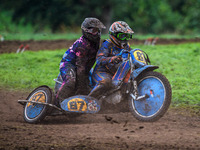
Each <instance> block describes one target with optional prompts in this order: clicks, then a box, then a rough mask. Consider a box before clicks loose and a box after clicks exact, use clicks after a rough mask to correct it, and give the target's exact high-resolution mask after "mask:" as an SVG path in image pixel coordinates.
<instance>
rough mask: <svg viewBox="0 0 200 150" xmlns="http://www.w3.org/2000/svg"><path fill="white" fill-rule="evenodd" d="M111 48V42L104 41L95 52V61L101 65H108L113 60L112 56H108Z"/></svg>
mask: <svg viewBox="0 0 200 150" xmlns="http://www.w3.org/2000/svg"><path fill="white" fill-rule="evenodd" d="M111 50H112V44H110V43H109V42H108V41H105V42H104V43H103V44H102V45H101V47H100V49H99V50H98V52H97V58H96V59H97V61H98V63H100V64H101V65H103V66H104V65H108V64H109V63H111V62H112V61H113V56H110V51H111Z"/></svg>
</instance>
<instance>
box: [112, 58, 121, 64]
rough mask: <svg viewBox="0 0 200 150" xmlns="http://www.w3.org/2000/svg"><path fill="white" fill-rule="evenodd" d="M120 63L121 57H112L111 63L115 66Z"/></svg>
mask: <svg viewBox="0 0 200 150" xmlns="http://www.w3.org/2000/svg"><path fill="white" fill-rule="evenodd" d="M121 61H122V57H121V56H113V57H112V58H111V63H115V64H118V63H120V62H121Z"/></svg>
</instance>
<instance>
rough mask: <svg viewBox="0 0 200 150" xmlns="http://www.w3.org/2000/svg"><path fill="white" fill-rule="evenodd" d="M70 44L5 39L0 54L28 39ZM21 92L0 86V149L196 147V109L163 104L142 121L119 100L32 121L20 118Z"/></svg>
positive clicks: (38, 45) (199, 138) (37, 45)
mask: <svg viewBox="0 0 200 150" xmlns="http://www.w3.org/2000/svg"><path fill="white" fill-rule="evenodd" d="M198 40H199V39H198ZM139 42H141V43H143V42H144V41H137V42H136V41H135V44H136V43H137V44H140V43H139ZM183 42H185V41H178V42H177V41H173V42H172V43H173V44H179V43H183ZM187 42H198V41H197V40H196V41H194V40H191V41H187ZM72 43H73V41H68V42H66V41H64V40H59V41H43V42H41V41H37V42H36V41H25V42H20V41H5V42H2V43H0V53H10V52H16V50H17V48H18V47H19V46H20V45H21V44H24V45H26V44H30V50H39V49H40V50H43V49H52V50H53V49H60V48H66V47H69V46H70V45H71V44H72ZM158 43H159V42H158ZM161 43H162V42H161V41H160V44H161ZM168 43H170V42H169V41H168ZM163 44H167V42H165V43H163ZM27 95H28V92H23V91H18V92H14V91H7V90H5V89H0V100H1V103H0V118H1V121H0V150H4V149H5V150H10V149H20V150H29V149H45V150H46V149H49V150H54V149H56V150H57V149H59V150H62V149H66V150H80V149H87V150H102V149H108V150H110V149H113V150H116V149H122V150H124V149H130V150H133V149H144V150H146V149H159V150H160V149H162V150H163V149H166V150H168V149H181V150H182V149H195V150H196V149H200V116H199V113H198V114H196V115H192V114H191V113H189V112H188V110H174V109H169V111H168V112H167V113H166V114H165V115H164V117H163V118H161V119H160V120H159V121H157V122H153V123H144V122H140V121H137V120H136V119H135V118H133V116H132V115H131V114H130V113H128V112H126V111H127V110H125V108H123V112H122V111H121V110H122V108H121V105H122V104H118V105H117V106H116V107H113V108H112V107H110V110H109V109H108V108H105V109H104V110H103V111H101V112H100V113H99V114H94V115H82V116H80V117H78V118H74V119H69V118H67V117H66V116H56V117H53V116H51V117H50V116H48V117H46V118H45V120H44V121H43V122H42V123H41V124H37V125H32V124H27V123H25V122H24V120H23V108H22V106H21V105H20V104H18V103H17V100H18V99H24V98H26V97H27ZM123 106H124V104H123ZM119 108H121V110H119ZM108 118H109V119H108Z"/></svg>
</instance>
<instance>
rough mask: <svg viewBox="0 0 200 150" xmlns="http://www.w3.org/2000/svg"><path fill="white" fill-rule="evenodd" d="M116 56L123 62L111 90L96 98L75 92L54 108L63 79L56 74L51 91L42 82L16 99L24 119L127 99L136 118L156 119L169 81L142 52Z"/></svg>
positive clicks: (82, 110) (35, 120)
mask: <svg viewBox="0 0 200 150" xmlns="http://www.w3.org/2000/svg"><path fill="white" fill-rule="evenodd" d="M119 55H121V56H122V58H123V62H122V63H121V64H120V65H119V67H118V70H117V71H116V73H115V75H114V76H113V78H112V83H113V85H114V86H113V88H112V89H110V90H109V91H107V92H106V93H102V95H99V97H97V98H94V97H90V96H87V95H75V96H72V97H69V98H67V99H65V100H63V101H62V102H61V103H60V107H58V106H56V105H55V95H56V93H57V91H58V89H59V88H60V86H61V84H62V82H63V81H62V78H61V76H58V77H57V79H55V81H56V83H55V89H54V91H53V90H51V89H50V88H49V87H48V86H46V85H44V86H40V87H38V88H36V89H35V90H33V91H32V92H31V93H30V94H29V96H28V97H27V99H26V100H18V102H19V103H20V104H22V105H23V106H24V111H23V116H24V120H25V121H26V122H28V123H38V122H40V121H42V120H43V119H44V118H45V116H47V115H52V114H53V112H55V110H56V111H57V112H59V114H65V115H70V114H78V115H79V114H83V113H92V114H94V113H98V112H99V110H100V109H101V102H102V101H106V102H108V103H112V104H113V105H114V104H117V103H119V102H121V101H128V105H129V106H127V107H129V110H130V112H131V113H132V115H133V116H134V117H135V118H136V119H138V120H140V121H145V122H153V121H157V120H158V119H160V118H161V117H162V116H163V115H164V114H165V113H166V111H167V110H168V108H169V106H170V103H171V98H172V92H171V86H170V83H169V81H168V80H167V78H166V77H165V76H164V75H162V74H161V73H159V72H155V71H154V70H155V69H157V68H158V66H153V65H150V60H149V57H148V55H147V54H146V53H145V52H144V51H142V50H140V49H132V50H131V51H127V50H123V51H121V53H120V54H119ZM127 56H128V57H127ZM94 66H95V65H94ZM94 69H95V68H94V67H93V68H92V69H91V71H90V75H89V79H90V87H91V89H92V88H93V87H94V86H95V81H94V80H93V79H92V77H91V75H92V73H93V70H94Z"/></svg>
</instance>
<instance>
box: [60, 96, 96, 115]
mask: <svg viewBox="0 0 200 150" xmlns="http://www.w3.org/2000/svg"><path fill="white" fill-rule="evenodd" d="M60 106H61V108H62V110H64V111H68V112H78V113H92V114H94V113H97V112H98V111H99V110H100V102H99V101H98V100H97V99H95V98H93V97H90V96H86V95H76V96H72V97H69V98H67V99H65V100H64V101H62V102H61V104H60Z"/></svg>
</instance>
